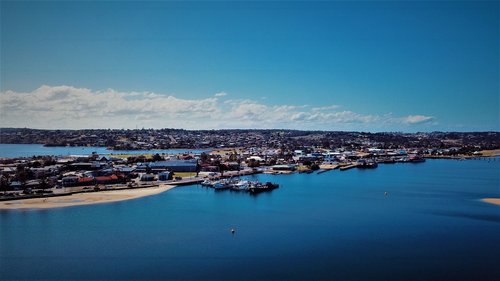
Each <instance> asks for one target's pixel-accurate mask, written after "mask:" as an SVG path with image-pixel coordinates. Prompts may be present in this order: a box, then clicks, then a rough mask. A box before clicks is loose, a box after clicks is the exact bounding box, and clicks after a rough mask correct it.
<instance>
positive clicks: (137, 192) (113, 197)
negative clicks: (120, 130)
mask: <svg viewBox="0 0 500 281" xmlns="http://www.w3.org/2000/svg"><path fill="white" fill-rule="evenodd" d="M174 187H176V186H175V185H160V186H157V187H148V188H135V189H122V190H106V191H99V192H88V193H75V194H72V195H68V196H57V197H47V198H31V199H19V200H13V201H3V202H0V211H1V210H26V209H36V210H41V209H52V208H63V207H72V206H82V205H93V204H103V203H112V202H119V201H126V200H132V199H137V198H142V197H146V196H152V195H156V194H160V193H162V192H165V191H168V190H170V189H172V188H174Z"/></svg>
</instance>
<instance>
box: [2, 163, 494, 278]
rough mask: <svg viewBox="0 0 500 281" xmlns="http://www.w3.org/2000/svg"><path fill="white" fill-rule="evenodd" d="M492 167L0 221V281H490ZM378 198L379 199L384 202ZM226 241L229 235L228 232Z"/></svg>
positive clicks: (439, 168)
mask: <svg viewBox="0 0 500 281" xmlns="http://www.w3.org/2000/svg"><path fill="white" fill-rule="evenodd" d="M499 168H500V161H499V159H497V161H492V160H490V161H489V162H488V161H487V160H486V161H485V160H469V161H454V160H430V161H427V162H426V163H422V164H392V165H389V164H387V165H379V167H378V168H377V169H373V170H360V169H352V170H348V171H337V170H336V171H330V172H327V173H323V174H320V175H317V174H293V175H283V176H273V175H258V176H254V178H255V179H259V180H262V181H266V180H270V181H273V182H277V183H279V184H280V185H281V187H280V188H279V189H276V190H274V191H272V192H271V193H266V194H260V195H258V196H250V195H249V194H245V193H239V192H230V191H221V192H215V191H214V190H212V189H207V188H203V187H201V186H199V185H193V186H186V187H179V188H175V189H173V190H170V191H168V192H165V193H162V194H159V195H156V196H151V197H145V198H140V199H136V200H131V201H123V202H116V203H110V204H102V205H92V206H78V207H70V208H62V209H52V210H43V211H33V210H30V211H3V212H0V226H1V228H0V238H1V239H0V279H2V280H3V279H7V280H11V279H22V280H29V279H50V280H102V279H110V280H167V279H170V280H236V279H239V280H500V267H499V266H498V256H499V251H500V207H499V206H495V205H490V204H486V203H483V202H481V201H480V199H481V198H484V197H492V196H496V197H499V196H500V190H499V188H500V187H499V186H500V184H499V182H500V180H499ZM385 192H388V196H385V195H384V193H385ZM231 228H235V229H236V233H235V234H234V235H232V234H231V232H230V229H231Z"/></svg>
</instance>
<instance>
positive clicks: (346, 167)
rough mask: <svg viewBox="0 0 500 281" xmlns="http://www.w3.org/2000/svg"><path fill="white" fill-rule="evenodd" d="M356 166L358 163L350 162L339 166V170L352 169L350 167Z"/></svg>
mask: <svg viewBox="0 0 500 281" xmlns="http://www.w3.org/2000/svg"><path fill="white" fill-rule="evenodd" d="M357 166H359V164H358V163H351V164H348V165H343V166H340V168H339V169H340V170H341V171H346V170H349V169H352V168H356V167H357Z"/></svg>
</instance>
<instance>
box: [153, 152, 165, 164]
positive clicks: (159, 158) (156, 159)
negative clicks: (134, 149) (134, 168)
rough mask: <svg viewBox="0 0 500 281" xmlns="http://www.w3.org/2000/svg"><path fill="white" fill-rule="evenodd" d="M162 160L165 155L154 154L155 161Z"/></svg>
mask: <svg viewBox="0 0 500 281" xmlns="http://www.w3.org/2000/svg"><path fill="white" fill-rule="evenodd" d="M161 160H163V157H161V156H160V154H158V153H156V154H155V155H153V161H154V162H157V161H161Z"/></svg>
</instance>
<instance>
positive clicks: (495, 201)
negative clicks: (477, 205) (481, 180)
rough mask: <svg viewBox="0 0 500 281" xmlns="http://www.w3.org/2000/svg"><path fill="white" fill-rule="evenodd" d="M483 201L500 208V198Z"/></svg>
mask: <svg viewBox="0 0 500 281" xmlns="http://www.w3.org/2000/svg"><path fill="white" fill-rule="evenodd" d="M481 201H483V202H486V203H490V204H494V205H499V206H500V198H484V199H481Z"/></svg>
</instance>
